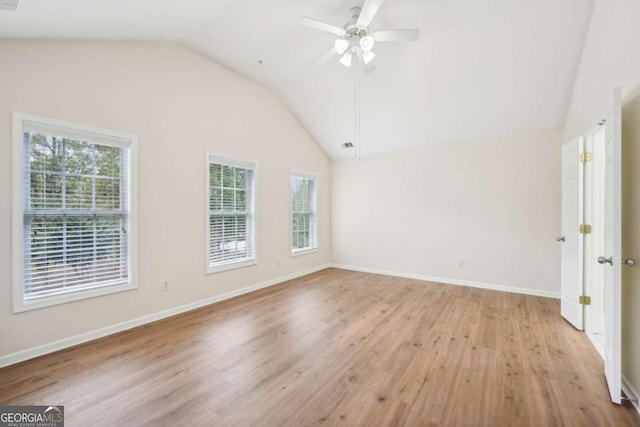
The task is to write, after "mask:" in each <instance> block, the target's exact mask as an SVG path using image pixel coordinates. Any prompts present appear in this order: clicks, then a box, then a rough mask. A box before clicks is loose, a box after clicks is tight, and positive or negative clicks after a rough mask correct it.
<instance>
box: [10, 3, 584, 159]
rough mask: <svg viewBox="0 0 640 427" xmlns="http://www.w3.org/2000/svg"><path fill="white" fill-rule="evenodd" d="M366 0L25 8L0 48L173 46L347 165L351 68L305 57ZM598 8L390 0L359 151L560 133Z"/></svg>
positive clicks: (366, 85)
mask: <svg viewBox="0 0 640 427" xmlns="http://www.w3.org/2000/svg"><path fill="white" fill-rule="evenodd" d="M363 3H364V0H323V1H317V0H316V1H312V0H127V1H107V0H56V1H51V0H21V1H20V4H19V7H18V10H17V11H15V12H10V11H0V38H31V39H33V38H44V39H81V40H103V39H104V40H166V41H178V42H182V43H184V44H186V45H187V46H190V47H192V48H193V49H195V50H197V51H200V52H202V53H203V54H205V55H208V56H209V57H211V58H212V59H213V60H215V61H217V62H219V63H221V64H224V65H225V66H227V67H229V68H231V69H233V70H236V71H238V72H239V73H241V74H244V75H246V76H247V77H249V78H251V79H253V80H256V81H258V82H260V83H262V84H263V85H265V86H267V87H269V88H271V89H272V90H273V91H274V92H276V93H277V94H278V95H279V96H280V98H281V99H282V100H283V102H284V103H285V104H286V105H287V106H288V107H289V109H290V110H291V112H292V113H293V114H294V115H295V116H296V117H297V118H298V119H299V120H300V122H301V123H302V124H303V125H304V126H305V127H306V129H307V130H308V131H309V133H310V134H311V135H312V136H313V137H314V138H315V139H316V140H317V141H318V143H319V144H320V145H321V146H322V147H323V148H324V150H325V151H326V152H327V154H328V155H329V156H331V157H334V158H337V157H346V156H351V155H353V150H345V149H343V148H341V144H342V143H343V142H346V141H353V140H354V122H355V120H354V111H355V108H354V107H355V100H356V97H355V91H354V81H355V69H354V68H345V67H343V66H342V65H340V64H339V63H338V57H334V58H333V59H332V60H331V61H329V62H328V63H326V64H324V65H322V66H315V65H313V60H314V59H316V58H317V57H318V56H320V55H322V54H323V53H324V52H326V51H327V50H328V49H329V48H331V46H333V42H334V40H335V36H334V35H332V34H329V33H324V32H321V31H317V30H314V29H310V28H308V27H304V26H302V25H300V23H299V22H298V18H299V17H302V16H309V17H312V18H315V19H318V20H321V21H325V22H327V23H331V24H333V25H335V26H338V27H342V25H343V24H344V23H346V22H347V21H348V20H349V18H350V14H349V9H350V8H352V7H354V6H362V4H363ZM592 7H593V0H518V1H513V0H386V1H385V2H384V3H383V5H382V7H381V8H380V10H379V12H378V14H377V16H376V17H375V19H374V21H373V23H372V24H371V29H372V30H374V31H375V30H377V29H396V28H418V29H419V30H420V38H419V39H418V41H416V42H413V43H386V44H382V43H378V44H376V46H375V49H374V50H375V52H376V54H377V56H376V58H375V59H374V61H375V64H376V67H377V69H376V71H375V72H373V73H371V74H365V75H362V76H361V102H360V105H361V153H362V155H365V156H366V155H368V154H373V153H379V152H385V151H394V150H404V149H410V148H417V147H422V146H425V145H428V144H440V143H454V142H461V141H466V140H477V139H488V138H495V137H501V136H506V135H512V134H518V133H526V132H530V131H535V130H539V129H546V128H552V127H559V126H562V124H563V123H564V119H565V115H566V111H567V108H568V105H569V101H570V96H571V91H572V89H573V83H574V80H575V76H576V72H577V68H578V64H579V61H580V56H581V53H582V48H583V44H584V39H585V36H586V32H587V29H588V25H589V20H590V16H591V9H592Z"/></svg>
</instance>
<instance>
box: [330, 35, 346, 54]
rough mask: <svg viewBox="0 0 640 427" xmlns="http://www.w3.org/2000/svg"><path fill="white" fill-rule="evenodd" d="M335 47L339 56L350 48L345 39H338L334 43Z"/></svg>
mask: <svg viewBox="0 0 640 427" xmlns="http://www.w3.org/2000/svg"><path fill="white" fill-rule="evenodd" d="M333 47H334V48H335V50H336V52H337V53H338V55H342V54H343V53H345V52H346V51H347V49H348V48H349V42H348V41H347V40H345V39H338V40H336V42H335V43H334V45H333Z"/></svg>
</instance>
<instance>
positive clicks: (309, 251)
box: [291, 248, 319, 258]
mask: <svg viewBox="0 0 640 427" xmlns="http://www.w3.org/2000/svg"><path fill="white" fill-rule="evenodd" d="M318 251H319V250H318V248H307V249H298V250H296V251H291V258H294V257H297V256H301V255H307V254H313V253H316V252H318Z"/></svg>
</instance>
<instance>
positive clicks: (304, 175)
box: [289, 169, 320, 258]
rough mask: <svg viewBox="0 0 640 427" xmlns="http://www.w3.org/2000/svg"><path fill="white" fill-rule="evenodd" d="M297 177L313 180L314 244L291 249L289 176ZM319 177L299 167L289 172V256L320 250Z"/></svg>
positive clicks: (291, 215) (291, 219)
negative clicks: (308, 246)
mask: <svg viewBox="0 0 640 427" xmlns="http://www.w3.org/2000/svg"><path fill="white" fill-rule="evenodd" d="M293 177H299V178H307V179H313V180H314V181H315V206H314V207H313V210H314V213H315V216H314V218H315V231H316V235H315V238H316V239H315V244H316V245H315V246H314V247H310V248H304V249H295V250H294V249H292V247H293V234H292V232H291V230H292V228H293V208H292V206H291V198H292V197H293V193H292V192H291V178H293ZM319 189H320V177H319V176H318V174H317V173H314V172H308V171H304V170H300V169H291V174H290V175H289V256H290V257H291V258H293V257H297V256H301V255H307V254H312V253H316V252H318V251H319V250H320V233H319V232H318V228H319V223H320V218H319V213H318V197H319V195H320V192H319Z"/></svg>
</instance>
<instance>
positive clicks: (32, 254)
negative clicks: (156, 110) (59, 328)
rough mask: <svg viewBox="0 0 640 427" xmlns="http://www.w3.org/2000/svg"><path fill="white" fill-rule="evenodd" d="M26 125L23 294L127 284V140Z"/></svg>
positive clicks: (26, 123)
mask: <svg viewBox="0 0 640 427" xmlns="http://www.w3.org/2000/svg"><path fill="white" fill-rule="evenodd" d="M23 131H24V133H23V138H24V140H23V142H24V150H23V153H24V162H23V171H24V180H23V189H24V209H23V211H24V239H23V243H24V245H23V247H24V258H23V259H24V271H23V275H24V299H25V300H30V299H35V298H38V297H43V296H49V295H55V294H60V293H68V292H72V291H79V290H84V289H89V288H95V287H101V286H109V285H116V284H123V283H127V282H128V281H129V279H130V273H131V271H130V270H131V266H130V264H131V262H130V251H131V239H130V238H129V235H128V231H129V228H130V224H129V221H130V219H129V206H130V201H129V170H130V165H129V148H127V145H126V144H127V142H126V140H123V139H120V138H115V137H110V136H105V135H102V136H98V135H96V134H90V133H83V131H81V130H74V129H67V128H63V127H57V126H53V125H48V124H40V123H36V122H29V121H25V122H24V123H23ZM97 140H99V141H100V143H97V142H96V141H97Z"/></svg>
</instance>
